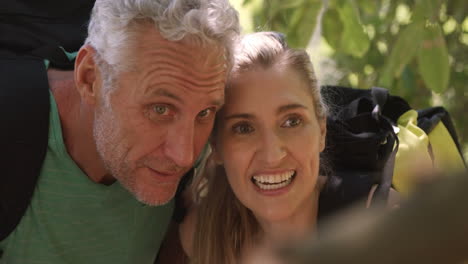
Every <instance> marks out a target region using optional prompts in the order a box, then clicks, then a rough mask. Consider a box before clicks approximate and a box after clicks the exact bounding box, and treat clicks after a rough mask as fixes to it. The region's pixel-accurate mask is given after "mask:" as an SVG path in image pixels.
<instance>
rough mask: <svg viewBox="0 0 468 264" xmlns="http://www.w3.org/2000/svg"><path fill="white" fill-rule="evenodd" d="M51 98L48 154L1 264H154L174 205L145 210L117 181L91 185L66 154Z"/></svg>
mask: <svg viewBox="0 0 468 264" xmlns="http://www.w3.org/2000/svg"><path fill="white" fill-rule="evenodd" d="M50 97H51V113H50V128H49V143H48V149H47V155H46V158H45V161H44V165H43V167H42V171H41V175H40V176H39V179H38V184H37V186H36V188H35V191H34V195H33V197H32V201H31V203H30V206H29V208H28V210H27V211H26V213H25V215H24V216H23V218H22V219H21V222H20V223H19V225H18V226H17V227H16V229H15V230H14V231H13V232H12V233H11V234H10V235H9V236H8V237H7V238H6V239H5V240H4V241H2V242H0V249H1V250H3V251H4V254H3V256H2V257H1V258H0V264H19V263H21V264H24V263H37V264H39V263H44V264H45V263H47V264H55V263H57V264H58V263H60V264H64V263H66V264H68V263H70V264H71V263H77V264H85V263H86V264H92V263H96V264H107V263H109V264H110V263H112V264H118V263H122V264H145V263H153V260H154V258H155V256H156V253H157V251H158V249H159V246H160V244H161V241H162V239H163V236H164V234H165V232H166V229H167V227H168V224H169V221H170V217H171V215H172V211H173V209H174V203H173V201H171V202H170V203H168V204H167V205H165V206H159V207H151V206H146V205H143V204H142V203H140V202H138V201H137V200H136V199H135V198H134V197H133V196H132V195H131V194H130V193H129V192H127V191H126V190H125V189H124V188H123V187H122V186H121V185H120V184H119V183H118V182H116V183H114V184H112V185H110V186H105V185H102V184H96V183H94V182H92V181H91V180H90V179H89V178H88V177H87V176H86V175H85V174H84V173H83V171H81V169H80V168H79V167H78V166H77V165H76V163H75V162H74V161H73V160H72V159H71V158H70V156H69V155H68V153H67V151H66V148H65V145H64V143H63V138H62V132H61V127H60V120H59V116H58V111H57V106H56V105H55V101H54V98H53V96H52V95H51V96H50ZM25 166H27V164H25Z"/></svg>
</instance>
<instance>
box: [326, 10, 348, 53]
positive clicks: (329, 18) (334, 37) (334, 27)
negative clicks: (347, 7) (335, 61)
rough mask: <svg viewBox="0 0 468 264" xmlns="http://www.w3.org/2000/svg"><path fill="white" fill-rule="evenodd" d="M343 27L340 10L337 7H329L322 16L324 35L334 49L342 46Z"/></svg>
mask: <svg viewBox="0 0 468 264" xmlns="http://www.w3.org/2000/svg"><path fill="white" fill-rule="evenodd" d="M343 28H344V26H343V23H342V22H341V20H340V15H339V14H338V12H337V11H336V10H335V9H328V10H327V12H326V13H325V14H324V15H323V18H322V35H323V37H324V38H325V39H326V40H327V42H328V44H329V45H330V46H331V47H332V48H333V49H334V50H338V49H339V47H340V43H341V35H342V34H343Z"/></svg>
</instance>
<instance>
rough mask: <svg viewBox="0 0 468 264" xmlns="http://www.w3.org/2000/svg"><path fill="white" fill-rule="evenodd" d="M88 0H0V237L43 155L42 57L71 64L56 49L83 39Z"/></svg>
mask: <svg viewBox="0 0 468 264" xmlns="http://www.w3.org/2000/svg"><path fill="white" fill-rule="evenodd" d="M93 5H94V0H85V1H72V2H69V1H58V0H48V1H46V2H44V1H28V0H4V1H2V3H1V5H0V126H1V127H0V128H1V129H0V147H1V152H0V171H2V176H1V180H0V241H1V240H3V239H4V238H6V237H7V236H8V235H9V234H10V232H11V231H12V230H13V229H14V228H15V227H16V225H17V224H18V223H19V221H20V219H21V217H22V216H23V214H24V212H25V211H26V209H27V207H28V205H29V202H30V199H31V196H32V194H33V191H34V187H35V185H36V181H37V177H38V175H39V173H40V169H41V167H42V162H43V160H44V158H45V153H46V150H47V141H48V129H49V108H50V107H49V103H50V102H49V84H48V80H47V72H46V68H45V64H44V60H48V61H49V62H50V65H51V66H53V67H55V68H60V69H73V64H74V62H73V61H70V60H69V59H68V57H66V56H65V54H64V52H63V50H62V49H65V50H67V51H76V50H78V49H79V47H80V46H81V45H82V44H83V42H84V39H85V37H86V32H87V21H88V20H89V15H90V12H91V9H92V7H93Z"/></svg>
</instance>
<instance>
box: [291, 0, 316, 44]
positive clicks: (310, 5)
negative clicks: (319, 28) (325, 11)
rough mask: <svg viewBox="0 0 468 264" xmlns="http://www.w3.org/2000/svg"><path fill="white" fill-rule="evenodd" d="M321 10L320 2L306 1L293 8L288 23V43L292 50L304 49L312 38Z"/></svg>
mask: <svg viewBox="0 0 468 264" xmlns="http://www.w3.org/2000/svg"><path fill="white" fill-rule="evenodd" d="M321 8H322V1H321V0H308V1H304V3H303V4H302V5H301V6H300V7H298V8H294V9H293V10H294V11H293V14H292V16H291V19H290V21H289V23H288V24H287V25H286V27H288V26H289V28H288V31H287V34H288V43H289V45H290V46H291V47H294V48H305V47H306V46H307V44H309V41H310V39H311V37H312V34H313V33H314V30H315V25H316V24H317V16H318V14H319V12H320V9H321Z"/></svg>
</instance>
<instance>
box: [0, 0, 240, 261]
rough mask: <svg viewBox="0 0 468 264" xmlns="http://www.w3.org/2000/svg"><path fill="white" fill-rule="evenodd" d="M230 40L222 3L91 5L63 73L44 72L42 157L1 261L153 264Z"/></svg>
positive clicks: (199, 142) (231, 22)
mask: <svg viewBox="0 0 468 264" xmlns="http://www.w3.org/2000/svg"><path fill="white" fill-rule="evenodd" d="M238 32H239V26H238V17H237V12H236V11H235V10H234V9H233V8H232V7H231V6H230V4H229V3H228V1H227V0H97V1H96V3H95V6H94V8H93V11H92V14H91V19H90V23H89V27H88V37H87V39H86V41H85V44H84V45H83V46H82V47H81V49H80V50H79V52H78V54H77V57H76V62H75V69H74V72H73V71H59V70H54V69H51V68H49V69H48V71H47V75H48V81H49V87H50V101H51V103H50V115H49V116H50V122H49V139H48V146H47V153H46V156H45V160H44V162H43V163H42V168H41V173H40V175H39V178H38V181H37V184H36V186H35V189H34V193H33V195H32V198H31V202H30V204H29V206H28V208H27V209H26V211H25V213H24V215H23V216H22V218H21V221H20V222H19V224H18V225H17V226H16V228H15V229H14V230H13V231H12V232H11V233H10V234H9V235H8V237H7V238H6V239H5V240H3V241H0V251H3V256H0V263H8V264H15V263H49V264H50V263H80V264H82V263H132V264H133V263H139V264H142V263H152V262H153V261H154V258H155V256H156V254H157V251H158V248H159V246H160V244H161V241H162V239H163V236H164V234H165V232H166V229H167V225H168V223H169V221H170V218H171V216H172V212H173V208H174V202H173V197H174V195H175V193H176V190H177V187H178V185H179V181H180V179H181V178H182V176H183V175H185V174H186V173H187V172H188V171H189V170H190V169H191V168H192V166H193V164H194V162H195V161H196V159H197V157H198V156H199V155H200V153H201V151H202V149H203V147H204V145H205V143H206V141H207V139H208V136H209V134H210V132H211V129H212V127H213V122H214V116H215V113H216V111H217V110H218V109H219V108H220V107H221V106H222V104H223V97H224V82H225V79H226V75H227V72H228V70H229V67H230V58H231V42H232V40H233V38H235V37H236V35H237V34H238ZM135 198H136V199H135Z"/></svg>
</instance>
